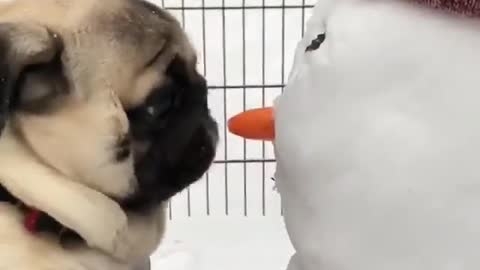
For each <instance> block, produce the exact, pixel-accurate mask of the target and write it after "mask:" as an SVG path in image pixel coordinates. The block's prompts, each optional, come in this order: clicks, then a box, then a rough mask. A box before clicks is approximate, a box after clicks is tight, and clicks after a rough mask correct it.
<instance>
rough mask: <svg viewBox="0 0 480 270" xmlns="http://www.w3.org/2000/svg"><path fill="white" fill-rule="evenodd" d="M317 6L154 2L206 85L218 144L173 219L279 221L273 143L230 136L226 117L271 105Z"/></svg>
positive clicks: (284, 0) (255, 0)
mask: <svg viewBox="0 0 480 270" xmlns="http://www.w3.org/2000/svg"><path fill="white" fill-rule="evenodd" d="M314 1H315V0H156V1H153V0H152V2H155V3H156V4H158V5H160V6H162V7H164V8H165V9H167V10H169V11H170V13H172V14H173V15H174V16H175V17H176V18H177V19H178V20H179V21H180V22H181V24H182V26H183V28H184V29H185V31H186V32H187V34H188V35H189V37H190V39H191V41H192V43H193V45H194V46H195V48H196V49H197V52H198V55H199V63H198V64H199V70H200V71H202V72H203V74H204V75H205V76H206V78H207V81H208V83H209V89H210V93H209V102H210V107H211V109H212V114H213V116H214V117H215V119H216V120H217V121H218V123H219V129H220V135H221V136H220V142H219V148H218V152H217V156H216V159H215V162H214V164H213V165H212V167H211V169H210V171H209V172H208V173H206V174H205V175H204V177H203V179H202V180H201V181H199V182H198V183H196V184H194V185H192V186H191V187H190V188H188V189H187V190H186V191H184V192H182V193H181V194H179V195H177V196H175V197H174V198H172V200H171V201H170V203H169V216H170V219H173V218H183V217H187V218H188V217H192V216H211V215H216V216H218V215H227V216H253V215H256V216H266V215H281V214H282V207H281V201H280V198H279V196H278V193H277V192H275V191H274V186H275V183H274V180H273V179H272V176H273V174H274V169H275V158H274V154H273V148H272V146H271V145H270V144H268V143H264V142H256V141H246V140H244V139H241V138H239V137H236V136H234V135H231V134H229V133H228V130H227V121H228V118H229V117H231V116H233V115H234V114H236V113H239V112H241V111H245V110H247V109H250V108H256V107H264V106H269V105H272V103H273V100H274V99H275V97H276V96H278V95H279V94H280V93H281V92H282V91H283V88H284V86H285V83H286V79H287V77H288V72H289V69H290V67H291V64H292V61H293V55H294V51H295V47H296V45H297V43H298V41H299V40H300V38H301V37H302V36H303V33H304V30H305V23H306V19H307V18H308V17H309V15H310V12H311V9H312V7H313V4H314V3H313V2H314Z"/></svg>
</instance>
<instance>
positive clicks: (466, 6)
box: [411, 0, 480, 17]
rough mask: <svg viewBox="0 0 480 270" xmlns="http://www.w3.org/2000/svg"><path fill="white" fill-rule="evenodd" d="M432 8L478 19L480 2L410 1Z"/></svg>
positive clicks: (455, 0)
mask: <svg viewBox="0 0 480 270" xmlns="http://www.w3.org/2000/svg"><path fill="white" fill-rule="evenodd" d="M411 1H413V2H416V3H419V4H422V5H426V6H429V7H432V8H436V9H441V10H445V11H449V12H454V13H457V14H461V15H465V16H471V17H480V0H411Z"/></svg>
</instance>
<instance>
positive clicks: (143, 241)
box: [0, 0, 218, 270]
mask: <svg viewBox="0 0 480 270" xmlns="http://www.w3.org/2000/svg"><path fill="white" fill-rule="evenodd" d="M196 60H197V59H196V54H195V51H194V49H193V47H192V45H191V44H190V42H189V41H188V39H187V37H186V35H185V33H184V32H183V31H182V29H181V27H180V25H179V24H178V22H177V21H176V20H175V19H174V18H173V17H172V16H170V15H169V14H168V13H167V12H165V11H163V10H160V9H159V8H157V7H155V6H154V5H152V4H149V3H147V2H144V1H141V0H101V1H98V0H81V1H78V0H41V1H38V0H13V1H3V2H2V1H0V130H1V136H0V187H1V188H2V189H4V190H5V191H6V192H8V194H10V195H11V196H12V197H14V198H16V199H17V200H18V201H20V202H22V203H23V204H26V205H28V206H30V207H33V208H36V209H39V210H41V211H42V212H44V213H45V215H47V216H48V217H50V218H51V219H52V220H55V221H56V222H58V223H59V224H61V225H63V226H65V227H66V228H68V229H69V230H71V231H73V232H74V233H76V234H77V235H78V236H80V238H81V240H82V241H73V242H71V241H70V242H68V245H67V244H65V243H63V242H62V239H61V237H60V236H59V235H57V234H55V233H51V232H48V231H47V232H40V233H38V234H31V233H28V232H27V231H26V230H25V229H24V227H23V219H24V212H22V211H21V210H20V208H19V207H18V206H17V205H15V204H14V203H11V202H0V269H2V270H10V269H15V270H22V269H26V270H27V269H28V270H31V269H37V270H43V269H49V270H54V269H62V270H66V269H75V270H77V269H78V270H84V269H85V270H86V269H89V270H96V269H99V270H100V269H101V270H110V269H116V270H118V269H120V270H121V269H125V270H133V269H134V268H135V267H136V265H137V263H139V262H142V261H143V260H145V259H146V258H147V257H148V256H149V255H150V254H151V253H152V252H153V251H154V250H155V249H156V248H157V246H158V245H159V243H160V241H161V239H162V236H163V232H164V227H165V222H164V221H165V211H164V209H165V208H164V206H165V205H164V204H165V201H166V200H168V199H169V198H170V197H172V196H173V195H175V194H176V193H178V192H180V191H182V190H183V189H184V188H186V187H187V186H188V185H190V184H191V183H193V182H195V181H197V180H198V179H199V178H200V177H201V175H202V174H203V173H204V172H205V171H206V170H207V169H208V167H209V166H210V164H211V162H212V161H213V158H214V154H215V149H216V144H217V137H218V131H217V126H216V123H215V122H214V120H213V119H212V117H211V116H210V112H209V110H208V106H207V86H206V82H205V80H204V78H203V77H202V76H200V75H199V74H198V72H197V71H196V69H195V66H196ZM0 193H1V192H0Z"/></svg>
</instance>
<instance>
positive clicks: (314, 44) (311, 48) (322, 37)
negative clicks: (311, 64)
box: [305, 33, 326, 52]
mask: <svg viewBox="0 0 480 270" xmlns="http://www.w3.org/2000/svg"><path fill="white" fill-rule="evenodd" d="M325 38H326V33H323V34H319V35H317V38H315V39H314V40H312V43H310V45H308V46H307V48H306V49H305V52H310V51H315V50H317V49H318V48H320V45H322V43H323V42H324V41H325Z"/></svg>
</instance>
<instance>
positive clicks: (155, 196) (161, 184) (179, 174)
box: [123, 59, 218, 210]
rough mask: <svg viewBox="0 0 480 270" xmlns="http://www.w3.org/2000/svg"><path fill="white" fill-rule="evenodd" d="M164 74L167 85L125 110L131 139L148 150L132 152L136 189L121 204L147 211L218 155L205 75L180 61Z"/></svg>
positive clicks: (196, 176) (191, 179)
mask: <svg viewBox="0 0 480 270" xmlns="http://www.w3.org/2000/svg"><path fill="white" fill-rule="evenodd" d="M189 74H193V75H189ZM168 75H169V76H170V78H172V80H171V81H170V82H169V83H168V84H167V85H166V86H164V87H162V88H160V89H156V90H154V91H153V92H152V94H151V95H150V96H149V97H148V98H147V100H146V101H145V103H144V104H142V106H140V107H137V108H134V109H132V110H130V111H128V112H127V114H128V117H129V121H130V130H131V135H132V140H133V141H134V143H139V144H143V145H146V150H145V153H142V154H141V155H136V158H135V172H136V176H137V181H138V189H137V191H136V192H135V193H134V194H133V195H132V196H131V197H130V198H128V199H127V200H126V201H125V202H124V205H123V206H124V207H125V208H129V209H134V210H141V209H148V208H149V207H151V206H154V205H157V204H158V203H160V202H163V201H166V200H168V199H170V198H171V197H172V196H174V195H175V194H177V193H179V192H181V191H182V190H184V189H185V188H186V187H188V186H189V185H191V184H192V183H194V182H196V181H197V180H199V179H200V178H201V177H202V175H203V174H204V173H205V172H206V171H207V170H208V168H209V167H210V165H211V163H212V162H213V159H214V157H215V154H216V147H217V141H218V127H217V124H216V122H215V121H214V120H213V118H212V117H211V115H210V111H209V109H208V102H207V85H206V82H205V79H204V78H203V77H202V76H200V75H199V74H197V73H196V71H193V72H192V71H191V70H190V71H189V70H186V67H185V65H184V63H183V62H182V61H180V60H179V59H176V60H174V62H173V63H172V65H171V66H170V68H169V73H168Z"/></svg>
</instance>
